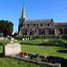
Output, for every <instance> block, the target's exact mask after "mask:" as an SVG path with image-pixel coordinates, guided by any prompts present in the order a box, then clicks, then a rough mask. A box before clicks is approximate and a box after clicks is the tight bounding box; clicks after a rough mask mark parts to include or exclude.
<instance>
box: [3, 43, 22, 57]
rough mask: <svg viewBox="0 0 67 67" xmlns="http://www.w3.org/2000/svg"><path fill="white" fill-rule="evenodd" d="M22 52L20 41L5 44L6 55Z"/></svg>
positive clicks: (4, 51)
mask: <svg viewBox="0 0 67 67" xmlns="http://www.w3.org/2000/svg"><path fill="white" fill-rule="evenodd" d="M20 52H21V45H20V44H18V43H8V44H6V45H4V46H3V53H4V55H5V56H15V55H17V54H19V53H20Z"/></svg>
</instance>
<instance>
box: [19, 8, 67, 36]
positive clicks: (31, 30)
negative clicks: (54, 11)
mask: <svg viewBox="0 0 67 67" xmlns="http://www.w3.org/2000/svg"><path fill="white" fill-rule="evenodd" d="M18 33H19V35H35V36H38V35H56V36H57V35H60V34H67V22H61V23H59V22H56V23H55V22H54V21H53V19H38V20H26V16H25V8H24V7H23V9H22V15H21V18H20V20H19V26H18Z"/></svg>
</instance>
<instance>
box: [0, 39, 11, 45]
mask: <svg viewBox="0 0 67 67" xmlns="http://www.w3.org/2000/svg"><path fill="white" fill-rule="evenodd" d="M9 42H10V40H9V39H3V40H0V45H5V44H7V43H9Z"/></svg>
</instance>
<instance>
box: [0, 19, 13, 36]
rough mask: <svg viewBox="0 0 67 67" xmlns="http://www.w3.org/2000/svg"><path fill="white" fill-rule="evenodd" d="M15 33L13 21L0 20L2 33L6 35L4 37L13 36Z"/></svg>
mask: <svg viewBox="0 0 67 67" xmlns="http://www.w3.org/2000/svg"><path fill="white" fill-rule="evenodd" d="M12 32H13V23H12V22H11V21H6V20H0V33H3V34H4V37H6V36H7V35H9V36H10V35H12Z"/></svg>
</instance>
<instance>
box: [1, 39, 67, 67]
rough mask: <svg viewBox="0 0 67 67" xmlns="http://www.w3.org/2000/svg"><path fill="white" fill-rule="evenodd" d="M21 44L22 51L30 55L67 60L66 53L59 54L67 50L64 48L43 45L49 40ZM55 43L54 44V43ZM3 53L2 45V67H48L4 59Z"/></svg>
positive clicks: (29, 41)
mask: <svg viewBox="0 0 67 67" xmlns="http://www.w3.org/2000/svg"><path fill="white" fill-rule="evenodd" d="M18 42H19V43H20V42H21V49H22V52H28V53H39V54H41V55H45V56H57V57H63V58H65V59H67V53H64V52H58V50H67V48H65V47H64V46H56V45H53V44H52V45H51V46H50V45H48V46H47V45H46V44H42V43H47V42H48V40H47V39H46V40H44V39H35V40H26V41H18ZM52 43H53V42H52ZM62 43H67V41H66V40H63V42H62ZM2 52H3V46H2V45H0V66H1V67H46V66H45V65H39V64H35V63H30V62H25V61H20V60H16V59H13V58H6V57H5V58H3V57H2V56H1V54H2Z"/></svg>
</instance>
